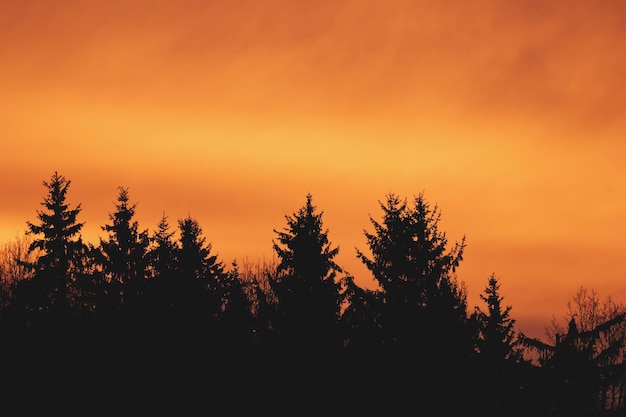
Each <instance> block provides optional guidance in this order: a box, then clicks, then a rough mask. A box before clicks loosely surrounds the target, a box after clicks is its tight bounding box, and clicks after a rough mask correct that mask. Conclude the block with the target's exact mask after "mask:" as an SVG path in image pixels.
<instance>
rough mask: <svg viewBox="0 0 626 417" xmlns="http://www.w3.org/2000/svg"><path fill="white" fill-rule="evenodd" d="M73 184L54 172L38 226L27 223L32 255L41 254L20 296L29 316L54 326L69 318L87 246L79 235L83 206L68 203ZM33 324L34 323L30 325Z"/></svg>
mask: <svg viewBox="0 0 626 417" xmlns="http://www.w3.org/2000/svg"><path fill="white" fill-rule="evenodd" d="M70 184H71V181H70V180H68V179H66V178H65V177H64V176H63V175H60V174H59V173H58V172H56V171H55V172H54V174H53V175H52V177H51V179H50V181H49V182H47V181H44V182H43V185H44V186H45V187H46V188H47V190H48V194H47V195H46V197H45V198H44V200H43V202H42V203H41V205H42V206H43V207H44V208H45V210H41V211H40V210H38V211H37V218H38V220H39V222H38V223H31V222H27V225H28V230H27V234H29V235H33V236H37V235H40V236H41V237H40V238H33V240H32V242H31V244H30V246H29V252H30V253H32V252H38V256H37V259H36V260H35V262H34V263H32V264H30V265H29V266H30V267H32V268H34V276H33V278H32V279H31V280H24V281H22V288H21V289H20V291H19V292H18V295H17V296H18V297H20V298H21V300H20V302H21V303H22V306H23V307H24V309H25V310H26V311H25V312H26V313H35V314H37V315H38V316H40V319H43V320H46V321H52V322H55V324H59V321H64V320H66V319H68V318H69V317H70V313H71V311H70V310H71V302H70V297H69V294H70V293H71V287H72V285H75V284H76V280H77V276H78V273H79V272H80V265H81V259H80V257H81V256H82V254H83V253H84V244H83V241H82V237H81V236H80V232H81V229H82V227H83V226H84V222H83V223H81V222H78V221H77V219H78V214H79V213H80V212H81V210H82V208H81V205H80V204H78V205H77V206H76V207H75V208H73V209H72V208H70V205H69V204H68V203H67V202H66V198H67V191H68V189H69V186H70ZM31 324H32V323H31Z"/></svg>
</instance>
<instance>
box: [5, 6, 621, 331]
mask: <svg viewBox="0 0 626 417" xmlns="http://www.w3.org/2000/svg"><path fill="white" fill-rule="evenodd" d="M625 39H626V2H621V1H597V2H591V1H577V0H555V1H549V2H546V1H526V0H521V1H515V2H503V1H497V0H493V1H482V0H476V1H395V0H391V1H369V0H358V1H357V0H354V1H309V0H299V1H286V0H284V1H236V0H230V1H208V0H205V1H201V0H183V1H180V0H177V1H147V0H145V1H137V0H125V1H117V0H107V1H105V0H102V1H89V0H80V1H78V0H69V1H62V2H60V1H53V0H50V1H30V0H20V1H8V0H6V1H5V0H0V140H1V141H2V142H1V143H2V148H1V149H2V151H1V152H0V188H1V189H2V190H3V194H2V204H1V206H0V239H2V241H9V240H12V239H14V237H15V236H16V235H17V234H19V233H21V232H23V231H24V230H25V229H26V222H27V221H34V220H35V219H36V210H38V209H40V208H41V206H40V202H41V201H42V199H43V197H44V196H45V193H46V189H45V188H44V187H43V185H42V181H47V180H48V179H49V178H50V176H51V175H52V173H53V172H54V171H58V172H59V173H60V174H62V175H64V176H66V177H67V178H68V179H70V180H71V181H72V183H71V186H70V191H69V195H68V200H69V202H70V203H71V204H77V203H81V205H82V208H83V211H82V213H81V218H80V220H82V221H85V222H86V225H85V227H84V229H83V232H84V233H83V236H84V237H85V238H86V239H87V240H88V241H91V242H94V243H97V239H98V237H99V236H104V235H103V232H102V231H101V230H100V226H102V225H104V224H106V223H109V219H108V214H109V213H111V212H113V211H114V201H115V199H116V196H117V187H118V186H124V187H128V189H129V194H130V198H131V202H134V203H137V219H138V220H139V222H140V227H141V228H142V229H149V230H151V231H152V230H154V229H155V228H156V225H157V223H158V221H159V220H160V218H161V216H162V215H163V213H165V215H166V216H168V218H169V221H170V224H172V225H176V221H177V219H179V218H183V217H186V216H187V215H190V216H192V217H193V218H195V219H197V220H198V221H199V223H200V226H201V227H202V229H203V231H204V234H205V236H206V237H207V240H208V241H210V242H211V243H212V245H213V251H214V253H217V254H218V256H219V257H220V258H221V259H222V260H223V261H224V262H225V263H226V264H230V262H231V261H232V260H233V259H237V260H239V261H240V262H241V261H242V260H244V259H245V258H248V259H250V260H252V261H254V260H257V259H261V258H262V257H266V258H271V257H272V256H273V255H272V249H271V247H272V239H273V238H274V237H275V234H274V233H273V229H282V228H283V227H284V226H285V224H286V223H285V219H284V216H285V215H287V214H291V213H293V212H294V211H296V210H297V209H298V208H300V207H301V206H302V205H304V203H305V201H306V194H307V193H309V192H310V193H311V194H312V195H313V203H314V204H315V205H317V207H318V209H319V210H321V211H323V213H324V217H323V219H324V222H325V226H326V227H327V228H328V229H329V237H330V240H331V242H332V244H333V245H334V246H339V247H340V253H339V256H338V258H337V261H338V263H339V264H340V265H342V266H343V267H344V268H345V269H346V270H347V271H348V272H350V273H351V274H353V275H354V276H355V277H356V279H357V282H359V283H360V284H362V285H363V286H366V287H372V278H371V276H370V275H369V273H368V272H367V270H366V269H365V268H364V266H363V265H362V264H361V263H360V262H359V261H358V260H357V259H356V255H355V247H358V248H359V249H362V250H363V249H366V243H365V238H364V236H363V230H364V229H367V230H371V229H372V228H371V225H370V223H369V217H368V216H369V215H370V214H371V215H372V216H373V217H374V218H376V219H380V215H381V211H380V209H379V206H378V201H379V200H383V199H384V197H385V194H386V193H388V192H394V193H396V194H398V195H400V196H403V197H407V198H409V199H411V198H413V196H415V195H417V194H419V193H420V192H423V193H424V195H425V197H426V199H427V200H428V201H430V202H431V203H432V204H437V205H438V206H439V208H440V209H441V213H442V220H441V225H440V226H441V228H442V230H444V231H445V232H446V234H447V236H448V239H449V241H450V243H451V244H452V243H453V242H455V241H459V240H460V239H461V238H462V237H463V236H465V237H466V240H467V248H466V252H465V260H464V261H463V263H462V264H461V267H460V269H459V271H458V272H459V273H458V276H459V279H460V280H462V281H464V282H465V283H466V285H467V287H468V300H469V303H470V309H471V308H473V306H474V305H480V306H481V307H484V304H483V303H482V301H480V299H479V294H480V293H481V292H482V291H483V290H484V288H485V287H486V285H487V279H488V277H489V275H490V274H491V273H495V274H496V276H498V278H499V279H500V283H501V293H502V295H503V296H504V303H505V304H507V305H512V307H513V310H512V315H513V317H514V318H515V319H516V320H517V328H518V330H520V331H522V332H524V333H526V334H527V335H530V336H536V337H542V336H543V335H544V326H545V325H548V324H549V322H550V320H551V318H552V316H553V315H554V316H556V317H557V318H560V317H562V316H563V315H564V313H565V307H566V303H567V301H568V300H569V299H571V298H572V297H573V296H574V294H575V293H576V291H577V289H578V288H579V287H581V286H584V287H587V288H593V289H596V290H598V292H599V295H600V297H601V298H605V297H609V296H610V297H611V298H613V300H614V301H616V302H626V273H625V265H624V260H626V256H625V255H626V239H625V236H626V220H625V219H624V215H625V214H626V168H625V165H624V163H625V162H626V141H625V140H624V139H625V137H624V133H625V132H626V78H625V76H624V74H626V48H624V47H623V44H624V40H625Z"/></svg>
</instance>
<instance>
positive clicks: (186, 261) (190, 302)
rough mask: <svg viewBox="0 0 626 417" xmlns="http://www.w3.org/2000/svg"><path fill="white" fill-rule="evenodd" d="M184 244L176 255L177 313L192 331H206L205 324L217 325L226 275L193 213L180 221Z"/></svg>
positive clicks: (181, 240)
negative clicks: (222, 284)
mask: <svg viewBox="0 0 626 417" xmlns="http://www.w3.org/2000/svg"><path fill="white" fill-rule="evenodd" d="M178 227H179V230H180V245H179V249H178V253H177V256H176V258H177V259H178V268H177V270H178V272H177V278H176V282H177V284H176V288H177V291H176V294H177V300H176V306H175V309H176V313H177V314H178V315H179V320H180V322H179V324H181V325H184V326H191V328H190V331H194V332H199V333H205V335H206V332H207V331H208V330H207V329H206V328H204V325H215V324H216V322H217V319H218V317H219V314H220V312H221V302H222V301H221V293H220V287H219V283H220V280H221V278H222V276H223V275H224V274H225V272H224V266H223V264H222V262H221V261H219V260H218V258H217V255H213V254H212V253H211V250H212V245H211V243H209V242H207V241H206V238H205V237H204V236H203V231H202V228H201V227H200V225H199V223H198V221H197V220H195V219H193V218H192V217H190V216H187V217H186V218H184V219H179V220H178Z"/></svg>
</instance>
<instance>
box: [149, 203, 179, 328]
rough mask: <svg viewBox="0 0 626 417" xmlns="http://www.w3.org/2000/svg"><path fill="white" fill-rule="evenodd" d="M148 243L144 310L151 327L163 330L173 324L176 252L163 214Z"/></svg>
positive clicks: (174, 241) (176, 244) (176, 245)
mask: <svg viewBox="0 0 626 417" xmlns="http://www.w3.org/2000/svg"><path fill="white" fill-rule="evenodd" d="M150 243H151V245H150V248H149V250H148V253H147V257H148V265H149V277H150V279H149V280H148V282H147V288H146V293H145V296H146V298H147V300H146V303H145V304H144V308H145V309H146V310H147V311H146V314H147V315H149V316H150V317H149V319H150V320H151V321H152V322H153V323H154V324H155V325H157V326H159V325H160V326H163V327H164V328H165V327H168V326H171V325H173V324H174V323H173V322H172V319H173V312H172V309H173V306H174V304H175V302H176V300H175V298H174V296H175V291H176V287H175V285H176V278H177V277H176V273H177V267H178V266H177V258H176V257H177V254H178V249H179V248H178V243H177V241H176V240H175V239H174V231H172V230H170V224H169V222H168V220H167V216H166V215H165V213H163V216H162V217H161V220H160V221H159V223H158V224H157V229H156V231H155V232H154V234H153V236H152V237H151V239H150ZM164 330H165V329H164Z"/></svg>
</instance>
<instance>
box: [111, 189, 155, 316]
mask: <svg viewBox="0 0 626 417" xmlns="http://www.w3.org/2000/svg"><path fill="white" fill-rule="evenodd" d="M129 200H130V199H129V193H128V189H127V188H124V187H119V188H118V196H117V202H116V203H115V212H113V213H111V214H109V220H110V221H111V223H110V224H106V225H104V226H102V227H101V229H102V230H104V231H106V232H107V233H108V236H107V238H106V239H103V238H100V247H99V249H100V256H99V260H100V263H101V265H102V267H103V270H104V273H105V275H106V277H107V281H108V283H109V285H110V286H111V289H112V290H113V291H112V294H113V295H114V296H115V297H119V298H118V300H117V302H119V304H120V307H121V308H122V311H123V313H124V314H125V315H126V318H127V319H129V320H130V321H135V320H136V318H137V314H138V313H139V312H140V305H139V302H140V297H141V295H142V291H143V289H144V288H143V286H144V284H145V279H146V276H147V264H148V259H147V256H146V254H147V250H148V246H149V242H150V241H149V235H148V231H147V230H142V231H140V230H139V223H138V222H137V221H136V220H134V218H135V210H136V204H130V203H129ZM112 301H114V302H115V300H114V299H113V300H112Z"/></svg>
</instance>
